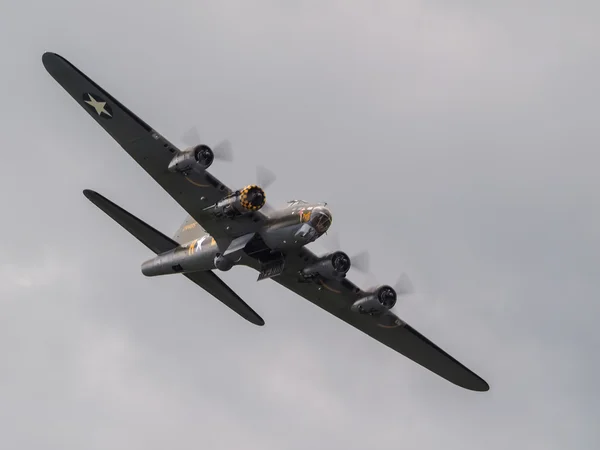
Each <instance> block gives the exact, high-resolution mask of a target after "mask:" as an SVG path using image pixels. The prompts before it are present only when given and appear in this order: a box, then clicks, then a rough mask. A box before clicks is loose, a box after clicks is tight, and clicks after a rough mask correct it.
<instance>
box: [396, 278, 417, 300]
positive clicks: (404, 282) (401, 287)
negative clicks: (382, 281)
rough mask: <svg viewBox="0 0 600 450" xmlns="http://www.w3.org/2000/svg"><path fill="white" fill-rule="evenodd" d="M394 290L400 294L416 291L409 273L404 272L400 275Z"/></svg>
mask: <svg viewBox="0 0 600 450" xmlns="http://www.w3.org/2000/svg"><path fill="white" fill-rule="evenodd" d="M394 290H395V291H396V293H397V294H398V295H409V294H412V293H414V292H415V289H414V286H413V284H412V282H411V281H410V278H408V275H406V274H405V273H403V274H402V275H400V277H398V280H397V281H396V284H395V285H394Z"/></svg>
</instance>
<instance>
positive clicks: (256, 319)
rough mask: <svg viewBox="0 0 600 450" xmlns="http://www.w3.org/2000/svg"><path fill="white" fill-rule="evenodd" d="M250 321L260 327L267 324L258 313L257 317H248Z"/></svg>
mask: <svg viewBox="0 0 600 450" xmlns="http://www.w3.org/2000/svg"><path fill="white" fill-rule="evenodd" d="M248 321H249V322H251V323H253V324H254V325H257V326H259V327H262V326H264V325H265V320H264V319H263V318H262V317H260V316H259V315H258V314H257V315H256V317H253V318H252V319H250V318H248Z"/></svg>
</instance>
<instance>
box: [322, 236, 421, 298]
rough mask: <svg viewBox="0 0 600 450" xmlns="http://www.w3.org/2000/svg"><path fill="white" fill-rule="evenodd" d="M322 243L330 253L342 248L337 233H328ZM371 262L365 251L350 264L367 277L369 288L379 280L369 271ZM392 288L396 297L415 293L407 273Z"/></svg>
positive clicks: (351, 260) (353, 258)
mask: <svg viewBox="0 0 600 450" xmlns="http://www.w3.org/2000/svg"><path fill="white" fill-rule="evenodd" d="M322 242H323V245H324V246H325V247H327V248H328V249H329V250H330V251H336V250H339V249H340V248H341V245H340V239H339V236H338V234H337V233H336V232H328V233H327V235H326V237H325V239H323V241H322ZM369 261H370V255H369V252H368V251H366V250H363V251H361V252H359V253H357V254H355V255H354V256H352V257H350V262H351V264H352V266H351V267H354V268H355V269H357V270H358V271H359V272H362V273H364V274H366V275H367V279H368V281H369V283H368V284H369V286H376V285H377V280H376V277H375V275H374V274H373V273H372V272H371V271H370V269H369ZM391 287H392V288H393V289H394V290H395V291H396V295H397V296H398V297H400V296H403V295H410V294H413V293H414V292H415V290H414V286H413V284H412V282H411V281H410V278H409V277H408V275H407V274H406V273H402V274H401V275H400V276H399V277H398V279H397V280H396V283H395V284H394V285H393V286H391Z"/></svg>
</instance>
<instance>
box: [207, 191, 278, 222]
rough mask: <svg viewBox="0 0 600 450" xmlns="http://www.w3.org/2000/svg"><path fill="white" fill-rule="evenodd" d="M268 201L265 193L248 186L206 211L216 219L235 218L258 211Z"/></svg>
mask: <svg viewBox="0 0 600 450" xmlns="http://www.w3.org/2000/svg"><path fill="white" fill-rule="evenodd" d="M266 201H267V197H266V195H265V191H264V190H263V189H262V188H261V187H259V186H256V185H253V184H251V185H250V186H246V187H245V188H244V189H242V190H241V191H238V192H235V193H234V194H231V195H228V196H227V197H225V198H224V199H222V200H220V201H218V202H217V203H215V204H214V205H212V206H209V207H208V208H206V211H209V212H212V213H213V214H214V215H215V216H216V217H222V216H225V217H230V218H232V217H235V216H239V215H242V214H247V213H249V212H253V211H258V210H259V209H260V208H262V207H263V206H264V204H265V202H266Z"/></svg>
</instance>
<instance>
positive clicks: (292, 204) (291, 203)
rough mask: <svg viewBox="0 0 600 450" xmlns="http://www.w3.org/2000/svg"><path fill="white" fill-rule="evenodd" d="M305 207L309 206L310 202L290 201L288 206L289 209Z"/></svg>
mask: <svg viewBox="0 0 600 450" xmlns="http://www.w3.org/2000/svg"><path fill="white" fill-rule="evenodd" d="M303 205H308V202H305V201H304V200H290V201H289V202H288V204H287V207H288V208H293V207H295V206H303Z"/></svg>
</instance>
